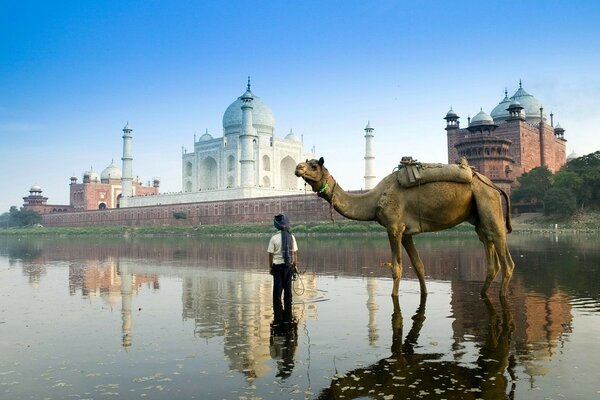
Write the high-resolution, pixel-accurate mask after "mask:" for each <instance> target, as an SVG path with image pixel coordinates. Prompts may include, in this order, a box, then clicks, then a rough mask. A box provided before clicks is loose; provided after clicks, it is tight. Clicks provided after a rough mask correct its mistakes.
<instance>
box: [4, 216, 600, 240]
mask: <svg viewBox="0 0 600 400" xmlns="http://www.w3.org/2000/svg"><path fill="white" fill-rule="evenodd" d="M512 226H513V232H521V233H535V232H539V233H547V232H565V233H567V232H570V233H576V232H600V213H585V214H578V215H575V216H574V217H572V218H569V219H557V218H553V217H547V216H544V215H543V214H541V213H527V214H521V215H518V216H514V217H512ZM274 231H275V230H274V228H273V225H272V224H271V223H260V224H239V225H196V226H190V225H165V226H158V227H157V226H147V227H126V226H88V227H77V228H63V227H60V228H58V227H43V226H37V227H27V228H5V229H0V236H29V235H32V236H46V235H48V236H71V235H73V236H81V235H90V236H96V235H109V236H163V235H164V236H269V235H272V234H273V232H274ZM292 231H293V232H294V234H296V235H298V236H313V235H314V236H317V235H330V236H331V235H334V236H346V235H349V236H361V235H365V236H372V235H382V236H385V235H386V231H385V229H384V228H383V227H382V226H380V225H379V224H377V223H375V222H357V221H336V222H335V223H331V222H301V223H297V224H294V226H293V229H292ZM448 231H449V232H472V231H473V226H472V225H470V224H468V223H464V224H460V225H458V226H456V227H454V228H452V229H449V230H448Z"/></svg>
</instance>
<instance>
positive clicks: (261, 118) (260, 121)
mask: <svg viewBox="0 0 600 400" xmlns="http://www.w3.org/2000/svg"><path fill="white" fill-rule="evenodd" d="M246 93H248V92H246ZM246 93H244V95H246ZM244 95H242V96H244ZM242 96H240V97H238V98H237V99H236V100H235V101H234V102H233V103H231V104H230V105H229V107H227V110H225V113H224V114H223V129H224V130H225V133H227V131H228V130H229V128H235V127H240V126H241V125H242ZM252 97H253V98H254V99H253V100H252V103H251V104H252V125H263V126H265V127H267V130H270V131H273V129H275V116H274V115H273V111H272V110H271V108H270V107H269V106H267V105H266V104H265V103H264V102H263V101H262V99H261V98H260V97H258V96H257V95H255V94H252ZM269 128H270V129H269Z"/></svg>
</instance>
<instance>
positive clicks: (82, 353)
mask: <svg viewBox="0 0 600 400" xmlns="http://www.w3.org/2000/svg"><path fill="white" fill-rule="evenodd" d="M298 242H299V246H300V260H301V265H300V269H301V270H302V271H304V274H303V275H302V278H301V280H299V281H297V282H296V283H295V292H296V294H295V296H294V307H293V320H292V322H291V323H283V324H275V325H273V318H274V317H273V312H272V305H271V277H270V275H269V274H268V273H267V266H266V263H267V258H266V244H267V239H266V238H258V239H257V238H252V239H248V238H226V239H205V238H94V239H89V238H76V239H74V238H67V237H63V238H60V237H59V238H51V239H48V238H44V239H40V238H20V239H16V238H5V237H1V238H0V354H1V357H0V398H2V399H106V398H119V399H138V398H141V399H315V398H321V399H328V398H339V399H355V398H377V399H396V398H397V399H404V398H408V399H417V398H424V399H430V398H431V399H478V398H482V399H505V398H511V399H512V398H514V399H598V398H600V381H599V380H598V376H599V375H598V374H599V372H598V371H599V369H598V367H599V366H600V246H599V244H600V237H599V236H597V235H584V234H578V235H562V234H559V235H554V234H549V235H545V236H540V235H535V236H534V235H524V234H512V235H510V241H509V244H510V249H511V252H512V255H513V258H514V259H515V261H516V264H517V267H516V270H515V274H514V276H513V279H512V281H511V285H510V293H509V296H508V297H507V299H508V300H507V301H506V302H501V301H500V300H499V297H498V289H499V283H498V280H497V281H496V282H494V284H493V285H492V287H491V289H490V293H489V295H490V298H489V300H487V301H485V300H482V299H480V297H479V290H480V288H481V286H482V283H483V280H484V278H485V267H484V265H485V261H484V253H483V248H482V246H481V245H480V244H479V242H478V241H477V239H476V237H475V235H474V234H466V233H465V234H463V233H449V234H430V235H422V236H421V237H418V238H417V239H416V245H417V248H418V249H419V251H420V253H421V257H422V259H423V261H424V263H425V266H426V274H427V285H428V290H429V294H428V296H427V297H426V299H423V298H422V297H421V296H420V294H419V285H418V282H417V281H416V280H415V275H414V274H413V272H412V270H411V267H410V265H409V264H408V263H407V262H408V260H407V258H406V257H405V268H404V276H403V279H402V283H401V286H400V296H399V300H398V301H394V300H393V299H392V297H391V296H390V293H391V289H392V282H391V279H390V271H389V269H388V268H385V267H382V266H380V264H381V263H383V262H387V261H390V260H389V248H388V245H387V240H386V239H385V238H383V237H381V238H379V237H378V238H371V239H365V238H335V239H323V238H312V237H311V238H298Z"/></svg>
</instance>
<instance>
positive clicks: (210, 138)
mask: <svg viewBox="0 0 600 400" xmlns="http://www.w3.org/2000/svg"><path fill="white" fill-rule="evenodd" d="M212 139H213V137H212V135H211V134H210V133H208V131H206V133H205V134H203V135H202V136H200V141H201V142H206V141H207V140H212Z"/></svg>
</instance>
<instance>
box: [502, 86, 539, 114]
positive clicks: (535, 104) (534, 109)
mask: <svg viewBox="0 0 600 400" xmlns="http://www.w3.org/2000/svg"><path fill="white" fill-rule="evenodd" d="M511 99H512V100H516V101H518V102H519V103H521V106H522V107H523V111H525V115H526V116H528V117H531V118H538V117H539V115H540V107H542V103H541V102H540V101H539V100H538V99H536V98H535V97H533V96H532V95H530V94H529V93H527V92H526V91H525V89H523V86H522V85H521V84H520V83H519V89H518V90H517V91H516V92H515V94H513V95H512V97H511ZM543 117H544V119H546V113H545V112H544V114H543Z"/></svg>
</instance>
